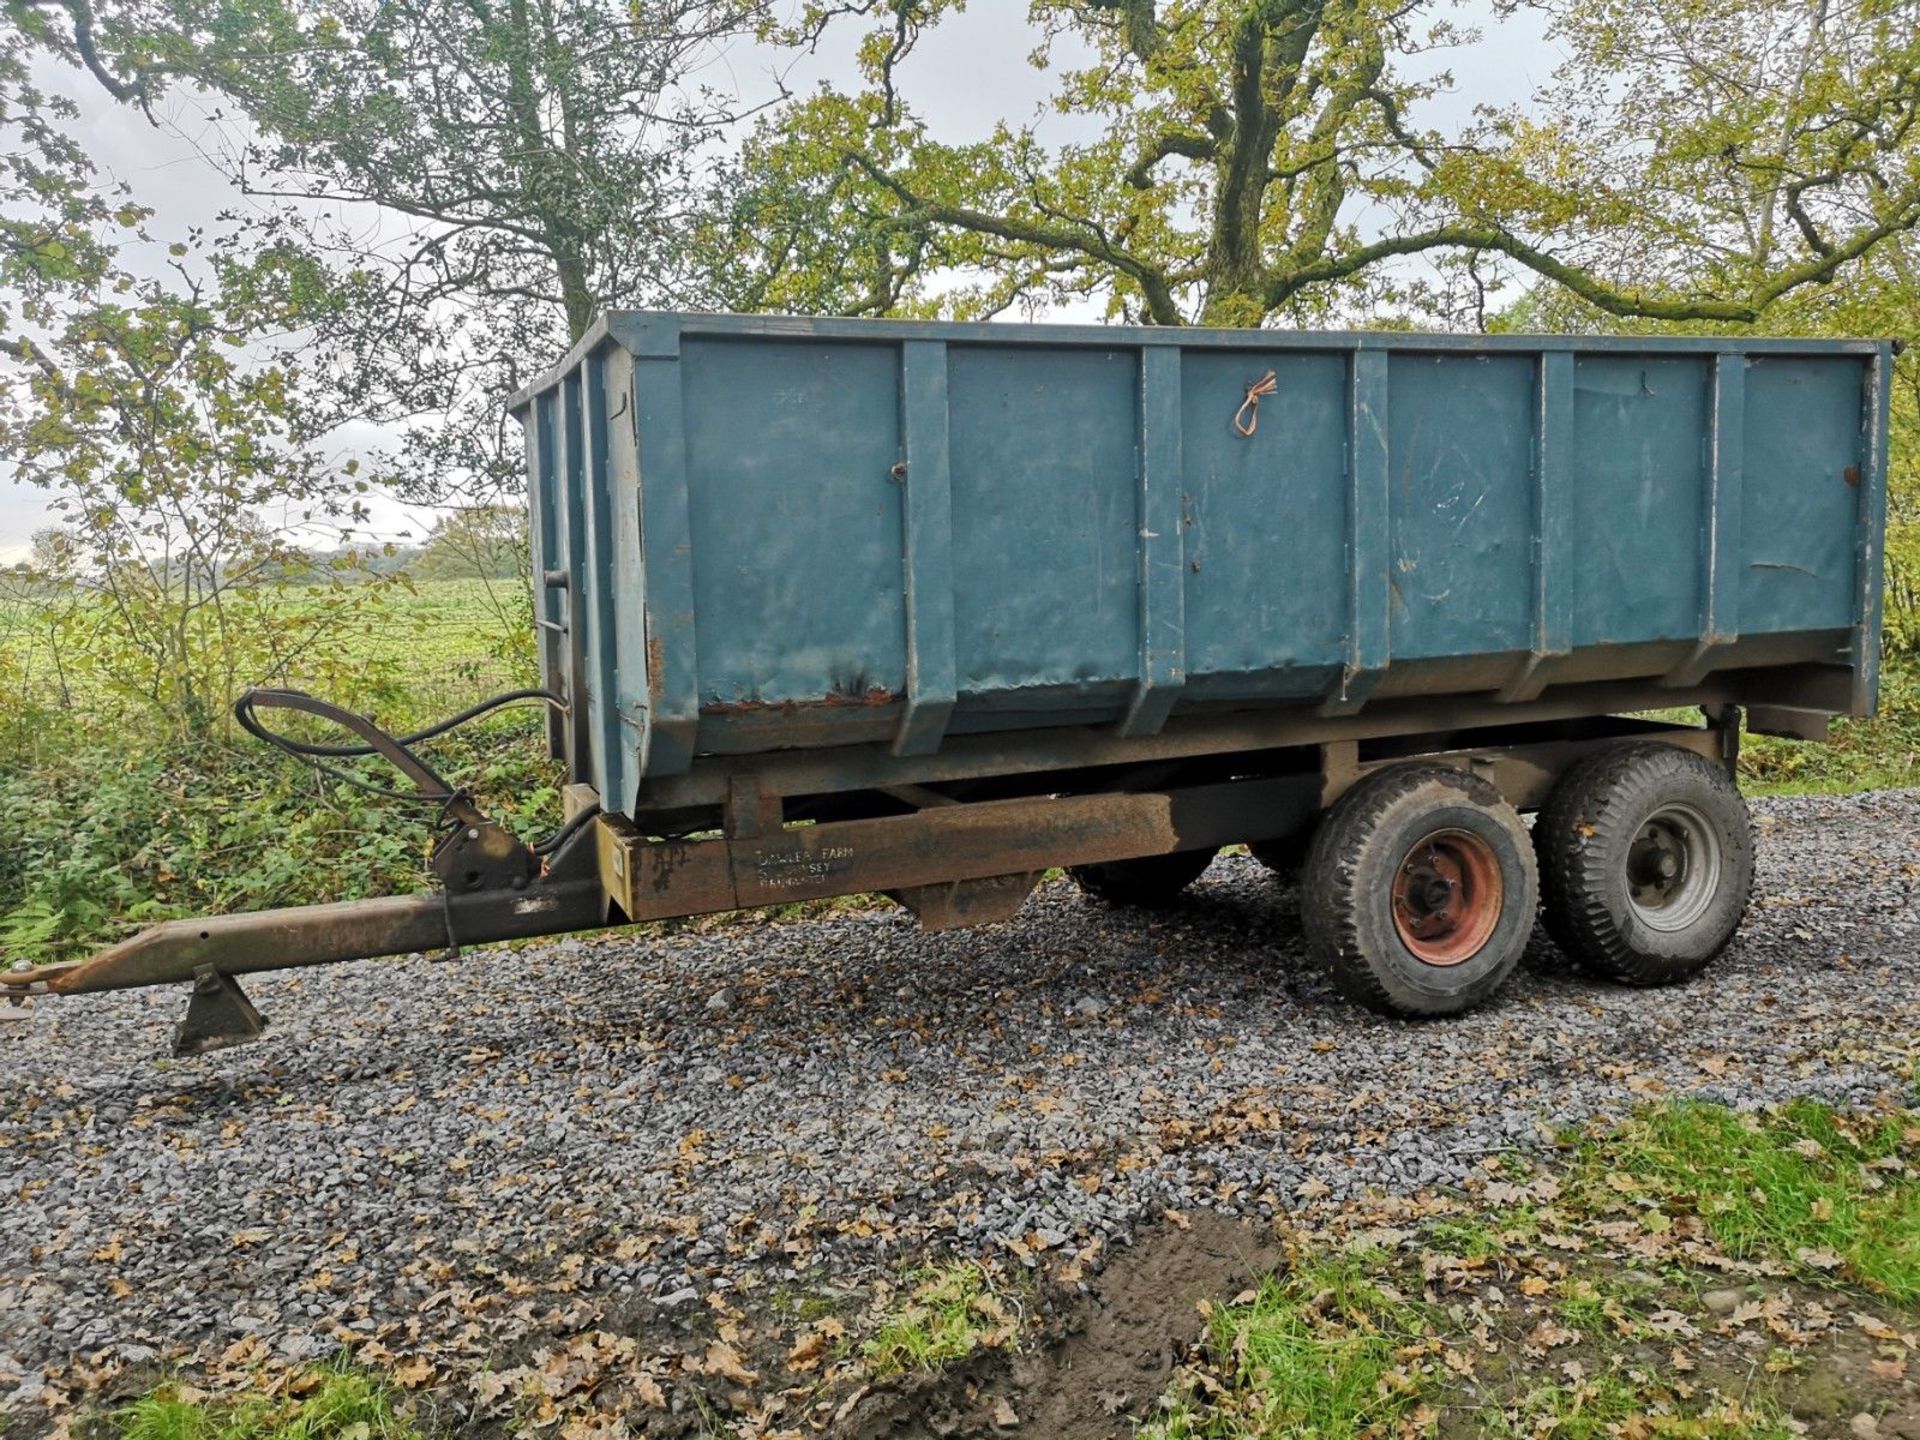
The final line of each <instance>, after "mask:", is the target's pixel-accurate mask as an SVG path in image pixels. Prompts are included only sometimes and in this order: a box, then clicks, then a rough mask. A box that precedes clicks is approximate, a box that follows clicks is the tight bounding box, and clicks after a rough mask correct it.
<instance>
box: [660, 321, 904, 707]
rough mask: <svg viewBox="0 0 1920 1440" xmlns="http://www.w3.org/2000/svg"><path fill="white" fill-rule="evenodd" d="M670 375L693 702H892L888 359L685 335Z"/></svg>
mask: <svg viewBox="0 0 1920 1440" xmlns="http://www.w3.org/2000/svg"><path fill="white" fill-rule="evenodd" d="M680 368H681V371H682V373H683V375H684V376H685V379H684V381H683V389H682V396H683V403H684V404H685V407H686V452H687V486H688V490H689V494H690V496H692V497H693V501H694V503H693V504H692V506H691V509H690V511H689V519H690V527H691V528H690V536H691V541H692V545H693V555H694V563H693V596H694V599H693V606H694V616H695V627H696V629H697V631H698V633H699V651H700V667H699V675H700V703H701V705H702V706H703V707H713V706H729V705H766V704H774V705H778V704H784V703H786V702H789V701H799V700H821V699H825V698H828V697H838V698H840V699H843V700H846V701H849V702H852V703H855V704H861V703H865V702H867V701H868V700H869V698H874V699H878V698H879V697H882V696H884V697H885V698H886V699H888V700H892V699H897V698H898V697H899V695H900V693H901V692H902V691H903V690H904V689H905V688H906V669H907V660H906V621H905V614H904V606H905V601H904V594H905V575H904V571H903V569H902V566H901V487H900V482H899V480H898V479H897V478H896V477H895V476H894V474H893V467H894V466H895V464H897V463H898V462H899V460H900V458H901V456H900V401H899V394H900V391H899V373H900V354H899V350H898V347H896V346H891V345H850V344H844V343H843V344H835V345H823V344H818V343H809V342H787V341H772V342H766V343H762V344H756V345H740V344H737V343H733V342H730V341H725V340H718V341H716V340H700V339H693V338H688V339H685V340H683V342H682V345H681V357H680ZM645 444H646V441H645V437H644V435H643V436H642V439H641V445H642V448H643V450H644V448H645Z"/></svg>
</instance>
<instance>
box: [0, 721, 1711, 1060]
mask: <svg viewBox="0 0 1920 1440" xmlns="http://www.w3.org/2000/svg"><path fill="white" fill-rule="evenodd" d="M1583 688H1584V687H1583ZM1598 698H1599V697H1598V696H1594V695H1587V696H1583V697H1579V699H1571V698H1570V699H1568V700H1566V701H1564V702H1562V704H1561V705H1557V706H1556V705H1552V704H1546V705H1542V704H1536V705H1533V706H1530V707H1528V710H1529V712H1530V713H1529V714H1528V715H1527V716H1526V717H1525V718H1524V720H1523V721H1522V722H1521V723H1518V724H1516V723H1514V721H1515V718H1516V717H1514V716H1513V713H1512V708H1511V707H1501V708H1500V710H1499V711H1498V712H1495V711H1493V710H1492V708H1491V707H1476V706H1474V705H1472V704H1468V703H1453V704H1449V703H1441V704H1437V705H1436V704H1431V703H1429V704H1427V705H1425V706H1422V707H1421V709H1422V711H1423V712H1424V713H1425V715H1426V716H1427V717H1428V719H1429V726H1430V727H1431V728H1428V729H1425V730H1419V729H1414V728H1412V727H1411V725H1406V726H1397V725H1395V724H1394V723H1393V717H1392V715H1391V714H1390V713H1385V714H1380V715H1376V716H1375V717H1374V718H1373V723H1372V724H1367V723H1365V722H1364V721H1363V720H1362V719H1361V717H1344V718H1340V719H1326V718H1321V719H1317V720H1314V721H1312V722H1310V728H1306V729H1303V728H1301V724H1300V722H1296V725H1295V726H1293V727H1288V726H1285V725H1277V724H1275V723H1274V722H1273V721H1272V720H1271V719H1266V718H1262V717H1248V716H1221V717H1215V718H1213V719H1196V720H1195V721H1193V722H1190V723H1188V724H1185V725H1176V726H1171V727H1169V728H1168V729H1167V730H1166V731H1165V732H1163V733H1162V734H1160V735H1157V736H1152V737H1143V738H1139V739H1124V740H1123V739H1119V738H1118V737H1113V736H1112V735H1111V734H1110V733H1107V734H1091V733H1082V734H1078V735H1074V736H1062V735H1060V734H1059V733H1058V732H1035V733H1034V734H1032V735H1030V736H1028V737H1024V738H1022V737H1008V736H1005V735H999V736H982V737H977V738H975V739H973V740H967V739H959V738H957V739H955V740H954V741H952V742H950V744H949V746H948V747H947V748H946V749H943V751H942V752H941V754H940V755H939V756H934V757H924V758H919V759H915V760H901V759H899V758H897V757H894V756H891V755H890V754H888V753H886V751H885V750H884V748H882V747H871V748H863V749H862V750H861V751H860V752H859V753H854V754H837V755H831V754H822V753H820V752H802V753H796V754H792V755H785V756H781V755H771V756H760V757H756V760H755V761H748V760H745V759H740V758H728V757H713V758H712V760H711V761H709V762H707V763H704V764H702V765H700V766H698V767H696V768H695V770H694V771H693V772H691V773H690V774H688V775H685V776H677V777H673V778H672V779H671V780H669V781H668V782H666V783H664V784H662V785H660V786H658V787H654V788H653V789H652V790H651V791H650V792H649V793H647V794H646V795H643V800H645V801H646V802H647V804H648V808H647V809H645V810H642V811H640V812H639V815H638V822H637V823H636V820H634V819H628V818H626V817H623V816H618V815H601V816H599V817H598V818H597V819H595V820H594V822H593V823H592V824H590V825H586V826H583V827H582V828H581V830H580V831H579V833H578V834H576V835H575V836H574V837H573V838H572V839H571V840H570V841H569V842H568V843H567V844H566V845H565V846H563V847H562V848H561V849H560V851H559V852H558V853H557V854H555V855H554V856H552V857H551V859H550V860H549V861H548V862H547V863H546V865H545V866H544V867H542V868H541V869H540V871H539V873H537V874H535V875H533V876H532V878H531V879H525V880H518V881H515V882H513V883H512V884H504V883H503V884H501V885H499V886H495V887H489V888H485V889H481V890H477V891H441V892H438V893H432V894H427V895H416V896H395V897H390V898H384V899H375V900H359V901H350V902H344V903H339V904H330V905H314V906H306V907H301V908H297V909H289V910H272V911H264V912H256V913H242V914H235V915H224V916H218V917H214V918H210V919H205V920H183V921H171V922H168V923H166V924H162V925H157V926H154V927H152V928H150V929H147V930H145V931H142V932H141V933H139V934H137V935H135V936H133V937H132V938H130V939H128V940H126V941H123V942H122V943H120V944H118V945H115V946H113V947H112V948H110V949H108V950H106V951H103V952H101V953H100V954H98V955H96V956H94V957H93V958H91V959H89V960H83V961H79V962H75V963H72V964H67V965H58V966H48V967H43V968H41V969H38V970H32V971H25V972H19V971H16V972H8V973H4V974H0V998H4V999H7V1000H11V1001H13V1002H14V1003H16V1004H17V1003H21V1002H22V1001H23V1000H24V999H25V998H26V997H29V996H31V995H35V994H66V995H71V994H83V993H89V992H95V991H104V990H116V989H127V988H132V987H138V986H148V985H164V984H176V983H188V984H191V985H192V986H193V992H192V999H191V1002H190V1004H189V1010H188V1016H187V1020H186V1021H185V1022H184V1023H183V1024H182V1025H181V1026H180V1027H179V1029H178V1031H177V1032H176V1037H175V1044H176V1050H178V1051H181V1052H183V1053H192V1052H197V1051H200V1050H205V1049H211V1048H214V1047H216V1046H219V1045H224V1044H232V1043H236V1042H238V1041H241V1040H246V1039H251V1038H253V1037H254V1036H256V1035H258V1034H259V1033H260V1031H261V1029H262V1028H263V1027H264V1025H265V1023H266V1022H265V1021H264V1019H262V1018H261V1017H260V1016H259V1014H258V1012H257V1011H255V1010H254V1009H253V1007H252V1005H251V1004H250V1003H248V1002H247V1000H246V997H245V996H244V995H243V994H241V993H240V991H239V988H238V986H237V985H235V984H234V983H233V982H234V977H236V976H241V975H248V974H257V973H260V972H264V971H270V970H284V969H293V968H300V967H305V966H313V965H325V964H331V963H335V962H339V961H347V960H357V959H366V958H371V957H376V956H382V955H396V954H406V953H411V952H416V951H417V952H434V951H446V952H448V953H457V952H458V950H459V949H460V947H462V946H464V945H469V944H480V943H485V942H489V941H497V940H512V939H526V938H533V937H536V936H543V935H555V934H564V933H569V932H574V931H582V930H593V929H598V928H603V927H607V926H612V925H620V924H626V923H631V922H638V921H646V920H659V919H667V918H673V917H677V916H685V915H697V914H710V913H716V912H721V911H729V910H738V909H750V908H753V907H756V906H767V905H779V904H786V903H790V902H794V901H801V900H818V899H827V898H832V897H835V896H841V895H849V894H863V893H884V894H886V895H888V896H890V897H892V898H893V899H894V900H896V901H898V902H899V903H901V904H903V905H905V906H907V907H908V908H909V909H911V910H912V911H913V912H914V913H915V914H916V915H917V916H918V918H919V920H920V922H921V924H922V925H924V926H926V927H928V928H945V927H949V926H955V925H967V924H980V923H989V922H993V921H999V920H1005V919H1007V918H1010V917H1011V916H1012V915H1013V914H1014V913H1015V912H1016V911H1017V910H1018V909H1019V908H1020V905H1021V904H1022V902H1024V900H1025V899H1026V897H1027V895H1028V894H1029V892H1030V891H1031V890H1032V889H1033V887H1034V885H1035V884H1036V883H1037V882H1038V881H1039V879H1040V878H1041V876H1042V875H1044V874H1045V873H1046V872H1047V871H1048V870H1049V869H1053V868H1055V867H1063V866H1074V865H1086V864H1095V863H1102V862H1107V861H1115V860H1127V859H1135V858H1140V857H1144V856H1150V855H1161V854H1167V853H1171V852H1174V851H1180V850H1194V849H1202V848H1215V847H1218V846H1223V845H1228V844H1234V843H1240V842H1247V841H1260V840H1267V839H1275V838H1280V837H1283V836H1287V835H1291V834H1294V833H1297V832H1298V831H1299V830H1300V829H1302V828H1303V827H1305V826H1307V825H1310V824H1311V823H1312V821H1313V819H1314V817H1315V816H1316V815H1318V814H1319V813H1320V812H1322V811H1324V810H1325V809H1326V808H1327V807H1328V806H1330V805H1332V804H1333V803H1334V802H1335V801H1336V800H1338V799H1339V797H1340V796H1341V795H1342V794H1343V793H1345V791H1346V790H1347V789H1348V788H1350V787H1351V786H1352V785H1354V784H1356V783H1357V782H1358V781H1359V780H1361V779H1363V778H1364V777H1365V776H1366V775H1368V774H1370V773H1372V772H1373V771H1375V770H1379V769H1382V768H1384V767H1387V766H1390V765H1397V764H1404V763H1407V762H1408V761H1411V760H1419V761H1424V762H1427V763H1433V764H1441V765H1449V766H1454V767H1457V768H1460V769H1470V770H1473V771H1475V772H1476V773H1479V774H1481V775H1483V776H1485V777H1486V778H1488V779H1489V780H1491V781H1492V782H1493V784H1494V785H1495V786H1496V787H1497V788H1498V789H1499V790H1500V791H1501V792H1502V794H1504V795H1505V796H1506V797H1507V799H1508V800H1509V801H1511V802H1512V803H1513V804H1514V805H1515V806H1516V807H1517V808H1519V809H1522V810H1528V809H1534V808H1537V807H1538V806H1539V805H1540V804H1541V803H1542V802H1543V801H1544V799H1545V797H1546V794H1547V792H1548V791H1549V790H1550V789H1551V788H1552V785H1553V783H1554V781H1555V780H1556V779H1557V778H1558V777H1559V775H1560V774H1561V773H1562V772H1563V771H1564V770H1565V769H1566V768H1567V767H1568V766H1570V765H1572V764H1574V763H1575V762H1576V761H1578V760H1580V759H1581V758H1583V757H1585V756H1586V755H1589V754H1591V753H1593V752H1594V751H1595V750H1596V749H1600V748H1603V747H1607V746H1612V745H1619V744H1626V743H1630V742H1633V741H1645V740H1654V741H1658V742H1661V743H1665V744H1671V745H1678V746H1681V747H1684V748H1686V749H1689V750H1693V751H1696V752H1697V753H1700V754H1703V755H1707V756H1709V757H1710V758H1713V759H1715V760H1717V761H1719V762H1721V763H1723V764H1725V765H1726V766H1727V767H1728V768H1729V769H1730V770H1731V768H1732V766H1733V764H1734V761H1735V758H1736V755H1737V747H1738V737H1739V730H1740V719H1741V716H1740V711H1739V710H1738V709H1737V708H1736V707H1734V706H1732V705H1729V704H1725V703H1721V702H1719V701H1718V700H1716V699H1714V698H1712V697H1711V696H1708V697H1701V696H1698V695H1694V696H1690V697H1689V698H1695V699H1700V698H1705V699H1706V701H1707V703H1705V704H1704V705H1703V706H1702V711H1703V713H1704V715H1705V717H1706V723H1705V724H1704V725H1699V724H1692V725H1688V724H1675V723H1665V722H1659V721H1651V720H1643V719H1633V718H1623V717H1613V716H1606V715H1600V716H1596V715H1595V713H1594V711H1593V709H1592V708H1591V705H1592V702H1593V701H1594V700H1596V699H1598ZM1623 698H1624V697H1623ZM1634 698H1636V699H1647V698H1651V697H1648V696H1646V695H1645V692H1638V693H1637V694H1636V695H1635V696H1634ZM1659 698H1660V699H1665V700H1667V701H1668V703H1672V699H1673V697H1672V696H1671V693H1670V692H1668V693H1667V694H1663V695H1661V696H1659ZM1382 709H1383V711H1384V710H1385V709H1386V707H1382ZM1496 714H1497V715H1498V718H1499V720H1501V721H1504V722H1505V723H1504V724H1494V723H1493V721H1494V717H1495V715H1496ZM1475 721H1478V722H1479V723H1478V724H1477V725H1476V724H1475V723H1474V722H1475ZM1434 722H1439V724H1438V725H1435V723H1434ZM1263 741H1264V742H1267V743H1265V744H1263V743H1262V742H1263ZM1273 742H1279V743H1273ZM1289 742H1291V743H1289ZM1070 763H1071V764H1072V768H1069V764H1070ZM909 777H911V778H909ZM1009 791H1011V792H1012V793H1009ZM598 799H599V797H598V796H596V795H595V794H594V793H593V791H592V790H591V788H590V787H588V786H585V785H580V784H575V785H571V786H569V787H568V788H567V791H566V795H565V803H566V809H567V814H568V816H569V818H571V817H572V816H574V815H576V814H578V813H579V812H580V811H581V810H582V809H583V808H584V807H586V806H588V805H591V804H595V803H597V802H598ZM643 827H644V828H643Z"/></svg>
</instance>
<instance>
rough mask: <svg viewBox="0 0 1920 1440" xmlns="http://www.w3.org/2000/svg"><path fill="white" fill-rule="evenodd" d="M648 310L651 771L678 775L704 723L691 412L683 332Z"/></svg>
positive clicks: (637, 348) (643, 407)
mask: <svg viewBox="0 0 1920 1440" xmlns="http://www.w3.org/2000/svg"><path fill="white" fill-rule="evenodd" d="M668 319H669V317H664V316H653V317H649V320H650V322H651V323H650V324H649V326H648V328H647V329H646V330H645V331H644V332H642V333H640V334H637V335H636V336H635V337H634V338H633V339H631V340H630V341H629V342H628V343H629V348H631V349H632V351H633V357H634V359H633V394H634V404H635V405H636V406H637V407H638V422H637V430H638V440H637V444H638V450H639V457H640V527H641V530H642V531H643V532H644V533H645V535H646V537H647V615H646V622H647V696H648V699H649V701H650V702H651V706H650V708H651V710H652V712H653V729H652V733H651V736H650V738H649V741H648V750H647V773H648V774H649V775H680V774H684V773H685V772H686V769H687V767H688V765H690V764H691V763H692V761H693V752H694V746H695V743H696V739H697V737H698V733H699V729H700V670H699V654H698V652H697V651H696V649H695V647H694V621H693V516H692V507H691V505H690V504H689V502H688V496H687V415H686V403H685V399H684V396H683V394H682V385H681V374H680V332H679V329H678V327H677V326H676V325H670V324H667V323H665V322H667V321H668Z"/></svg>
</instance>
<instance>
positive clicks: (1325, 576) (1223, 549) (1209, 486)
mask: <svg viewBox="0 0 1920 1440" xmlns="http://www.w3.org/2000/svg"><path fill="white" fill-rule="evenodd" d="M1347 370H1348V365H1347V360H1346V357H1344V356H1341V355H1298V354H1288V353H1286V352H1284V351H1255V352H1252V353H1229V354H1222V353H1217V352H1213V351H1206V350H1196V351H1192V352H1189V353H1188V354H1187V355H1186V356H1185V357H1184V361H1183V365H1182V371H1183V376H1184V381H1185V384H1184V389H1183V392H1182V394H1181V397H1180V398H1181V432H1180V433H1181V436H1182V440H1183V462H1182V463H1183V473H1182V476H1181V484H1182V491H1183V494H1184V496H1185V502H1184V506H1183V510H1184V523H1185V526H1186V562H1187V576H1186V581H1187V583H1186V621H1187V637H1186V645H1187V669H1188V671H1189V672H1190V674H1191V676H1192V679H1191V680H1190V681H1189V684H1190V685H1191V686H1192V688H1193V689H1194V691H1195V693H1196V694H1202V695H1204V694H1211V693H1232V692H1233V691H1235V690H1243V689H1244V687H1245V686H1246V685H1247V684H1248V683H1249V682H1250V681H1257V682H1258V683H1260V684H1261V685H1262V686H1263V689H1264V690H1265V691H1266V693H1269V694H1272V695H1275V696H1294V697H1302V698H1304V697H1310V696H1317V695H1319V694H1321V693H1323V692H1324V691H1325V690H1326V688H1327V684H1328V680H1329V678H1330V677H1331V676H1332V675H1334V674H1335V673H1337V671H1338V668H1339V667H1340V666H1341V665H1343V664H1344V663H1345V662H1346V659H1347V653H1348V646H1347V635H1348V625H1347V603H1348V601H1347V592H1348V582H1347V508H1348V507H1347V497H1346V494H1345V492H1344V489H1343V487H1342V486H1341V485H1339V484H1338V483H1335V484H1332V485H1329V484H1328V483H1327V480H1328V477H1336V480H1337V477H1338V476H1340V475H1341V474H1342V473H1343V471H1344V470H1345V468H1346V463H1347V460H1346V453H1347V424H1348V413H1347V394H1348V387H1347ZM1268 371H1272V372H1273V375H1274V383H1275V385H1276V386H1277V387H1278V388H1277V390H1276V392H1275V394H1274V395H1273V397H1272V398H1271V399H1268V400H1263V401H1262V402H1261V406H1260V412H1259V421H1258V424H1257V425H1256V427H1255V429H1254V433H1253V436H1252V437H1251V438H1248V437H1245V436H1242V435H1241V434H1240V433H1239V432H1238V431H1236V430H1235V429H1234V428H1233V418H1232V417H1233V414H1234V411H1235V408H1236V407H1237V406H1238V404H1239V402H1240V398H1241V397H1242V396H1243V395H1244V394H1245V392H1246V390H1247V387H1248V386H1250V385H1252V384H1254V383H1255V382H1257V381H1258V380H1259V379H1260V378H1261V376H1263V375H1265V374H1266V373H1267V372H1268ZM1275 536H1282V537H1284V543H1283V544H1281V545H1280V546H1277V547H1276V545H1275V543H1274V537H1275Z"/></svg>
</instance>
